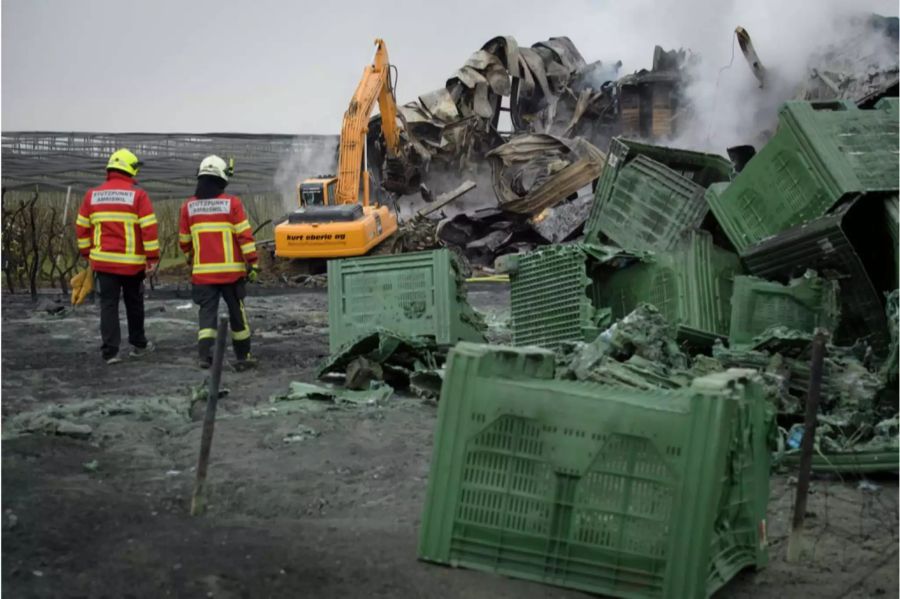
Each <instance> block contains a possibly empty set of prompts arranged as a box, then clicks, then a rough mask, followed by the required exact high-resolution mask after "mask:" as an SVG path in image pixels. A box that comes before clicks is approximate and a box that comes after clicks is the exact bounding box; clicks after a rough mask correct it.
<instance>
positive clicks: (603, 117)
mask: <svg viewBox="0 0 900 599" xmlns="http://www.w3.org/2000/svg"><path fill="white" fill-rule="evenodd" d="M689 62H690V60H689V55H688V53H686V52H685V51H683V50H678V51H674V50H673V51H670V52H666V51H664V50H663V49H662V48H660V47H656V48H655V50H654V53H653V66H652V68H651V69H650V70H646V69H643V70H641V71H638V72H636V73H634V74H631V75H628V76H626V77H621V78H620V73H619V68H620V67H621V62H615V63H604V62H602V61H596V62H592V63H588V62H586V61H585V60H584V58H583V57H582V55H581V53H580V52H579V51H578V49H577V48H576V47H575V45H574V44H573V43H572V41H571V40H570V39H569V38H567V37H555V38H550V39H548V40H546V41H542V42H538V43H536V44H534V45H532V46H531V47H523V46H519V44H518V42H516V40H515V39H514V38H512V37H510V36H504V37H497V38H494V39H491V40H489V41H488V42H487V43H486V44H485V45H484V46H483V47H482V48H481V49H480V50H478V51H476V52H475V53H474V54H472V56H471V57H470V58H469V59H468V60H467V61H466V62H465V64H463V66H462V67H460V68H459V69H458V70H457V71H456V72H455V73H454V74H453V75H452V76H451V77H450V78H449V79H448V80H447V82H446V84H445V85H444V87H442V88H439V89H437V90H433V91H431V92H428V93H425V94H421V95H420V96H418V99H417V100H416V101H414V102H410V103H407V104H405V105H403V106H401V107H399V115H398V117H399V119H400V120H401V121H402V123H403V127H402V129H403V136H404V147H405V148H407V153H408V154H409V157H408V159H407V160H408V162H410V163H411V164H415V165H416V166H417V168H418V170H420V171H421V172H422V173H423V179H424V181H425V183H424V184H422V185H421V186H420V188H419V189H417V190H412V189H410V190H407V193H412V192H414V191H419V193H420V194H421V196H422V200H423V201H424V202H425V208H423V209H420V210H416V211H414V215H413V216H412V217H411V218H410V219H408V220H407V222H406V223H404V224H401V230H400V234H399V235H398V237H399V238H400V239H399V240H395V241H393V242H392V241H390V240H389V242H388V243H387V247H386V248H384V249H383V250H382V251H384V252H394V253H397V252H401V251H411V250H422V249H432V248H435V247H442V246H443V247H451V248H454V250H455V251H456V252H457V253H458V254H459V255H460V256H465V257H466V258H468V259H469V260H470V261H471V262H472V264H473V265H475V266H476V267H479V268H481V269H487V270H489V268H490V264H491V263H492V262H493V261H494V259H496V257H497V256H500V255H503V254H509V253H522V252H525V251H529V250H531V249H533V248H534V247H536V246H538V245H544V244H546V243H559V242H562V241H566V240H569V239H572V238H574V237H575V236H577V235H578V234H579V233H580V232H581V228H582V225H583V224H584V221H585V220H586V218H587V215H588V212H589V207H588V204H589V203H590V202H591V197H592V195H593V193H592V192H593V184H594V183H595V182H596V180H597V178H598V177H599V175H600V173H601V171H602V169H603V166H604V163H605V156H604V153H603V152H601V151H600V150H599V149H598V148H599V147H606V145H607V144H608V143H609V140H610V139H611V138H612V136H614V135H617V134H626V135H630V136H635V137H640V138H644V139H665V138H669V137H671V136H672V135H673V134H674V133H675V132H676V130H677V127H676V125H675V123H676V122H677V118H676V115H677V110H678V108H679V96H680V88H681V85H682V81H683V79H684V68H685V66H686V65H687V64H689ZM501 115H505V116H506V115H508V121H509V122H508V123H507V122H506V118H505V116H504V119H501ZM380 118H381V117H380V116H377V117H374V118H373V119H372V121H371V122H370V126H369V130H370V134H369V135H370V136H369V146H370V153H369V156H370V159H371V160H373V161H374V163H376V164H380V165H381V174H382V179H386V178H387V177H388V172H389V167H388V159H387V155H386V153H385V152H384V147H385V145H384V140H383V136H382V134H381V127H380ZM507 128H508V130H504V129H507ZM486 164H489V165H490V175H488V174H487V173H486V172H485V169H484V165H486ZM467 177H472V178H475V179H476V180H477V181H479V183H480V184H481V185H482V187H483V188H484V190H486V189H487V187H488V185H487V182H488V180H489V181H490V188H492V190H493V195H494V198H495V200H496V203H494V202H491V201H490V200H491V198H490V196H488V195H485V194H483V193H482V194H481V195H480V196H479V197H478V198H477V199H478V200H481V201H480V203H475V204H471V205H469V206H468V207H461V206H462V204H461V203H460V204H456V199H457V198H459V197H461V195H462V194H459V195H455V196H453V197H450V198H448V199H447V200H446V201H442V200H441V198H440V197H438V198H437V199H435V198H434V197H433V192H432V190H431V189H430V186H431V185H432V184H433V185H435V186H440V185H442V183H444V182H447V181H453V180H460V181H463V180H465V179H466V178H467ZM488 177H489V179H488ZM430 182H433V183H430ZM467 191H468V190H467ZM444 195H445V196H446V195H452V194H451V193H450V192H448V193H447V194H444ZM470 198H473V196H470ZM454 218H456V219H464V222H462V223H461V222H458V221H453V220H452V219H454ZM448 219H450V220H449V221H448ZM435 228H436V229H437V230H438V231H440V230H442V229H445V228H449V229H450V232H448V234H447V235H443V236H442V235H440V234H438V235H433V234H432V233H431V232H432V231H433V230H434V229H435ZM460 228H462V229H463V232H464V234H465V242H464V243H462V242H460V240H459V235H456V233H457V231H458V230H459V229H460ZM420 231H421V232H420ZM429 244H430V245H429Z"/></svg>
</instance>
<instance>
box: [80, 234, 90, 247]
mask: <svg viewBox="0 0 900 599" xmlns="http://www.w3.org/2000/svg"><path fill="white" fill-rule="evenodd" d="M89 247H91V239H90V237H88V238H85V239H79V240H78V249H84V248H89Z"/></svg>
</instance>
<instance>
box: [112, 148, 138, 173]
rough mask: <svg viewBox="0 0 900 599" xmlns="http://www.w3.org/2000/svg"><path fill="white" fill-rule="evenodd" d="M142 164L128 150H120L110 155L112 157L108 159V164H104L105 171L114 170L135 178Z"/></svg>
mask: <svg viewBox="0 0 900 599" xmlns="http://www.w3.org/2000/svg"><path fill="white" fill-rule="evenodd" d="M143 164H144V163H143V162H141V161H140V160H138V157H137V156H135V155H134V154H132V153H131V151H130V150H126V149H125V148H122V149H121V150H116V151H115V152H113V153H112V156H110V157H109V162H107V163H106V169H107V170H109V169H111V168H112V169H116V170H117V171H122V172H123V173H128V174H129V175H131V176H132V177H136V176H137V174H138V171H139V170H141V166H142V165H143Z"/></svg>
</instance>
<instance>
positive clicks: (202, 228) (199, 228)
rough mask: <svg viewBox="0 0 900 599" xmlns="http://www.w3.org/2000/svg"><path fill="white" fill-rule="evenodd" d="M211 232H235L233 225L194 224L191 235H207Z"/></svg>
mask: <svg viewBox="0 0 900 599" xmlns="http://www.w3.org/2000/svg"><path fill="white" fill-rule="evenodd" d="M209 231H228V232H229V233H231V232H232V231H234V227H233V226H232V224H231V223H194V224H193V225H191V233H206V232H209Z"/></svg>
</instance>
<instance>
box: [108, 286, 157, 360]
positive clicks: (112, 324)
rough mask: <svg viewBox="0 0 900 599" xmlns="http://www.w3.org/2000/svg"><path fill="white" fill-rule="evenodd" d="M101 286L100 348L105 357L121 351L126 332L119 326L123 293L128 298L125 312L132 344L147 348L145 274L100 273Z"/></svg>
mask: <svg viewBox="0 0 900 599" xmlns="http://www.w3.org/2000/svg"><path fill="white" fill-rule="evenodd" d="M97 287H98V294H99V295H100V337H101V338H102V339H103V345H102V346H101V348H100V351H101V352H102V354H103V359H104V360H106V359H109V358H112V357H113V356H115V355H116V354H118V353H119V344H120V343H121V341H122V333H121V331H120V329H119V295H120V294H121V296H122V298H123V299H124V300H125V315H126V317H127V318H128V343H130V344H131V345H133V346H135V347H139V348H144V347H147V337H146V335H144V273H143V272H141V273H138V274H136V275H116V274H112V273H108V272H98V273H97Z"/></svg>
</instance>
